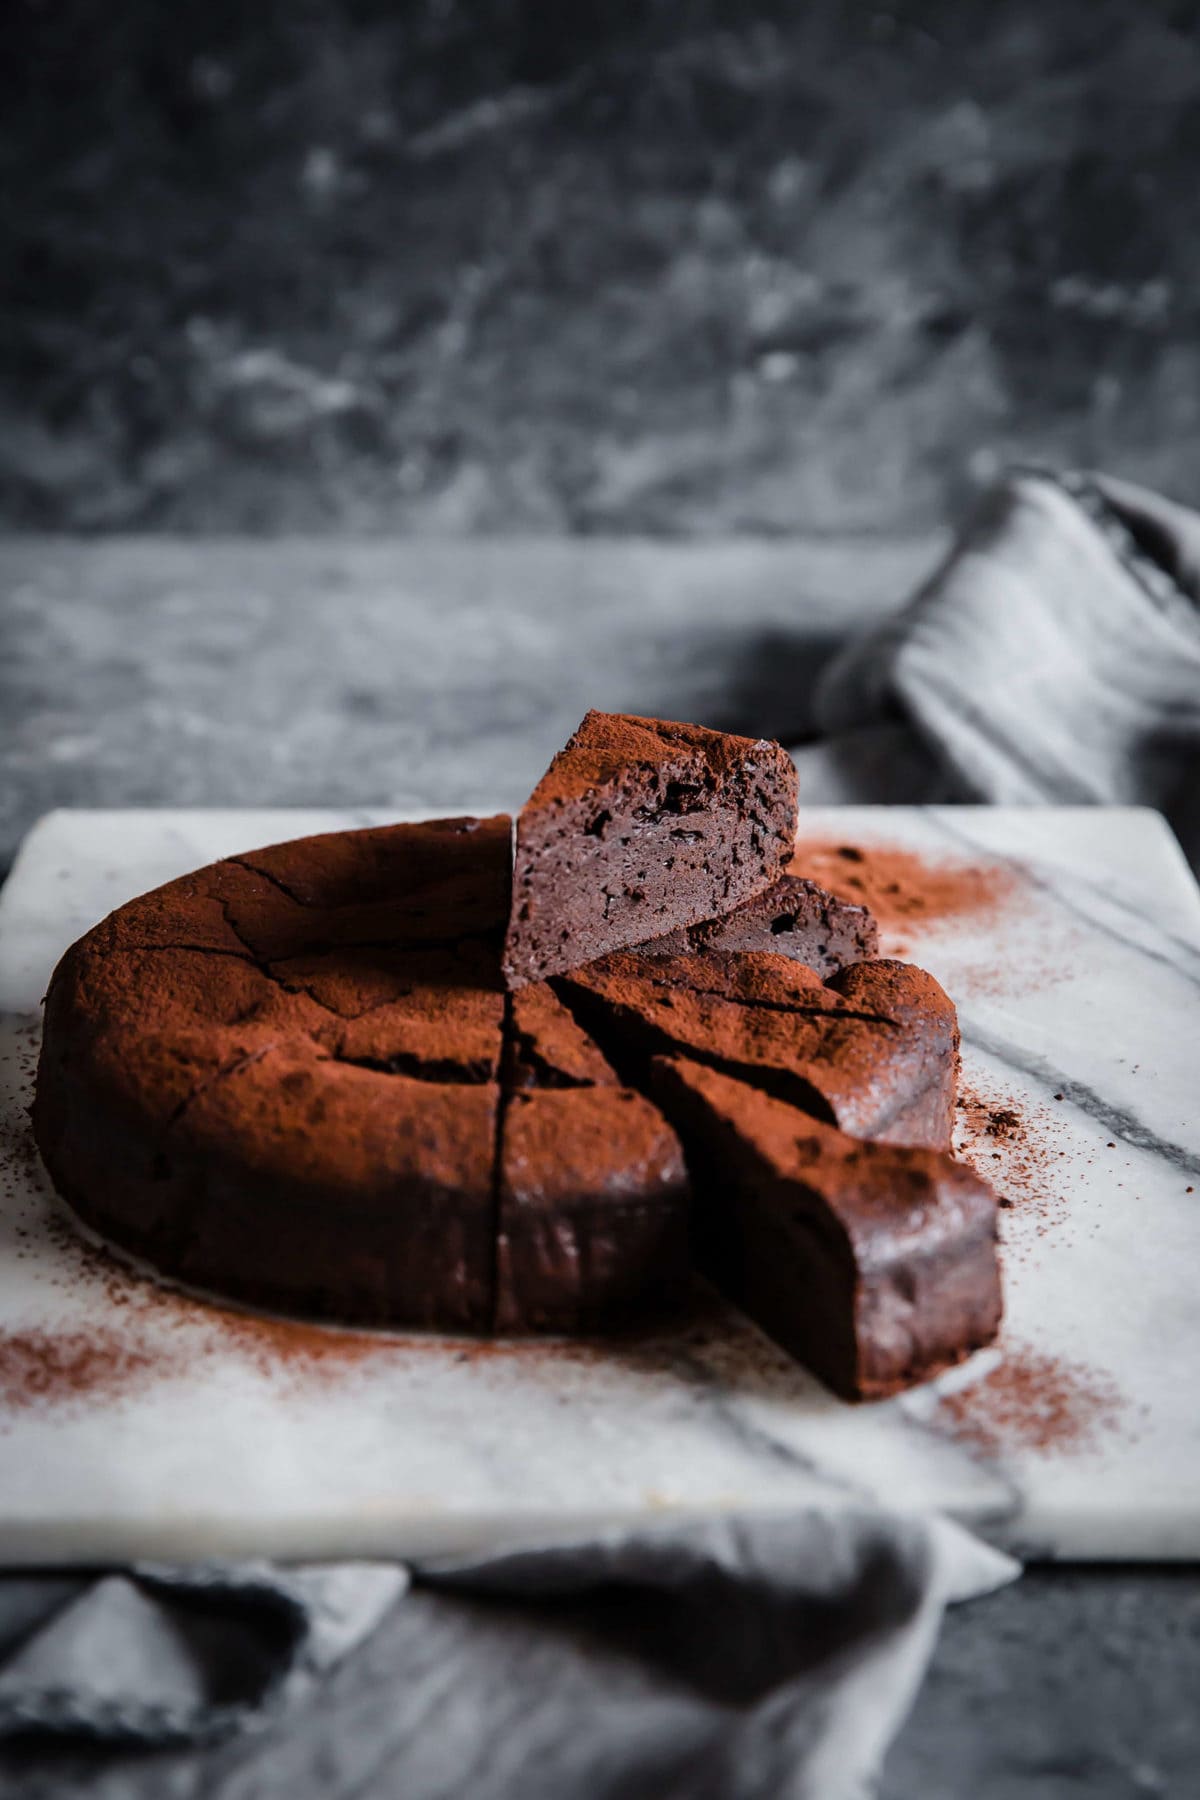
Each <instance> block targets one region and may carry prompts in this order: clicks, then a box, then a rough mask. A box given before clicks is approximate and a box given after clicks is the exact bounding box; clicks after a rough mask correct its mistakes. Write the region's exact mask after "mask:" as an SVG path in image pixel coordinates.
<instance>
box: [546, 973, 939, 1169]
mask: <svg viewBox="0 0 1200 1800" xmlns="http://www.w3.org/2000/svg"><path fill="white" fill-rule="evenodd" d="M560 985H561V987H562V989H563V992H564V993H565V994H566V995H567V996H568V998H569V1001H570V1004H571V1006H572V1008H573V1009H574V1010H575V1012H576V1013H577V1014H578V1016H579V1017H580V1019H581V1020H582V1022H583V1023H584V1024H585V1025H586V1026H587V1027H588V1028H589V1030H591V1031H592V1032H593V1033H594V1034H595V1036H596V1037H597V1038H598V1040H599V1041H600V1042H601V1043H602V1044H603V1045H604V1046H605V1047H606V1049H607V1051H608V1053H609V1055H610V1056H611V1057H612V1058H613V1060H614V1061H615V1062H616V1064H617V1066H618V1068H620V1069H621V1071H622V1073H623V1074H625V1075H626V1076H628V1077H629V1078H631V1079H633V1078H637V1079H639V1080H640V1071H641V1070H642V1069H643V1068H644V1065H645V1062H646V1060H647V1059H648V1058H649V1057H651V1056H654V1055H659V1054H666V1055H672V1054H675V1053H682V1054H684V1055H687V1056H690V1057H693V1058H695V1059H696V1060H698V1061H702V1062H706V1063H710V1064H712V1065H714V1066H715V1067H718V1068H721V1069H724V1070H726V1071H727V1072H728V1073H730V1074H734V1075H738V1076H740V1077H741V1078H742V1079H743V1080H745V1081H747V1082H751V1083H753V1084H754V1085H755V1086H756V1087H760V1088H762V1089H764V1090H765V1091H766V1092H769V1093H773V1094H776V1095H778V1096H779V1097H780V1098H782V1099H785V1100H789V1101H791V1102H792V1104H793V1105H796V1106H800V1107H802V1108H803V1109H805V1110H806V1111H808V1112H810V1113H812V1114H813V1116H814V1117H815V1118H819V1119H823V1120H825V1122H826V1123H827V1124H830V1125H836V1126H838V1127H839V1128H840V1129H841V1130H843V1131H847V1132H849V1133H851V1135H852V1136H854V1137H861V1138H871V1139H875V1140H877V1141H879V1142H882V1143H894V1144H911V1145H921V1146H923V1147H925V1148H926V1149H931V1150H945V1149H948V1148H949V1144H950V1136H951V1132H952V1129H953V1125H954V1098H955V1089H956V1084H957V1075H958V1023H957V1018H956V1015H955V1011H954V1007H953V1004H952V1003H951V1001H950V1000H949V998H948V997H947V995H946V994H945V992H944V991H943V990H942V988H941V987H940V986H939V985H938V983H937V982H936V981H935V980H934V979H933V976H932V975H928V974H926V973H925V971H924V970H923V969H918V968H915V967H913V966H912V965H911V964H909V963H901V962H893V961H890V960H880V961H874V962H864V963H855V964H854V965H853V966H852V967H851V968H848V969H845V970H843V971H842V972H841V973H840V974H837V975H835V976H833V977H832V978H831V979H830V980H829V981H827V982H823V981H822V980H821V979H820V977H819V976H818V975H816V974H815V973H814V972H813V971H812V970H811V969H809V968H807V967H805V966H804V965H802V964H800V963H796V962H792V961H790V960H789V959H788V958H786V957H782V956H771V955H764V954H763V953H761V952H754V951H748V952H740V953H739V952H725V953H718V952H712V953H709V954H706V955H704V956H676V957H670V956H668V957H658V956H645V955H639V954H637V953H635V952H630V951H623V952H619V953H617V954H615V955H612V956H607V957H604V958H602V959H601V960H600V961H599V962H597V963H594V964H592V965H591V966H590V967H588V968H586V969H577V970H575V971H573V972H572V973H571V974H570V975H566V976H563V977H562V978H561V981H560Z"/></svg>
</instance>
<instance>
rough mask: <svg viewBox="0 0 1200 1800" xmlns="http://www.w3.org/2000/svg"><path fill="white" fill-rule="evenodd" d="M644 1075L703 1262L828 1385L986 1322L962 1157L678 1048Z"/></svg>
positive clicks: (960, 1351)
mask: <svg viewBox="0 0 1200 1800" xmlns="http://www.w3.org/2000/svg"><path fill="white" fill-rule="evenodd" d="M651 1083H652V1087H653V1091H654V1094H655V1097H656V1098H657V1099H658V1100H659V1102H660V1104H661V1105H662V1107H663V1109H664V1111H665V1112H666V1113H667V1115H668V1117H669V1118H670V1119H671V1120H672V1122H673V1123H674V1125H675V1126H676V1129H677V1130H678V1131H679V1132H680V1135H681V1136H682V1138H683V1141H684V1142H685V1144H686V1145H687V1154H688V1162H689V1166H690V1167H691V1169H692V1172H693V1180H694V1186H695V1200H694V1217H695V1228H694V1242H695V1247H696V1255H697V1259H698V1261H699V1263H700V1266H701V1267H702V1268H703V1270H704V1271H705V1272H706V1273H707V1274H708V1275H709V1277H710V1278H711V1279H712V1280H713V1281H714V1282H715V1284H716V1285H717V1286H718V1287H719V1288H720V1289H721V1290H722V1292H723V1293H725V1294H726V1295H727V1296H728V1298H729V1299H731V1300H732V1301H733V1302H734V1303H735V1304H736V1305H738V1306H740V1307H741V1308H742V1309H743V1310H744V1311H745V1312H746V1313H747V1314H748V1315H749V1317H750V1318H752V1319H753V1320H754V1322H755V1324H756V1325H758V1326H759V1327H760V1329H762V1330H763V1331H765V1332H766V1333H767V1334H768V1336H770V1337H772V1338H774V1339H775V1340H776V1342H777V1343H779V1344H781V1345H782V1346H783V1348H784V1349H785V1350H787V1351H788V1352H789V1353H790V1354H791V1355H793V1356H795V1357H796V1358H797V1359H798V1360H799V1361H800V1362H802V1363H803V1364H804V1365H805V1367H806V1368H809V1369H811V1370H812V1372H813V1374H814V1375H816V1376H817V1377H818V1378H819V1379H820V1380H821V1381H823V1382H824V1383H825V1384H826V1386H828V1387H830V1388H832V1389H833V1391H834V1393H836V1394H840V1395H841V1396H842V1397H843V1398H844V1399H847V1400H866V1399H878V1398H881V1397H883V1396H884V1395H887V1394H892V1393H895V1392H897V1391H898V1390H899V1389H901V1388H905V1387H909V1386H911V1385H912V1384H913V1383H914V1382H917V1381H924V1380H927V1379H928V1378H929V1377H930V1376H932V1375H936V1374H937V1373H938V1371H939V1370H941V1369H945V1368H947V1367H949V1366H950V1365H951V1364H953V1363H957V1362H961V1361H962V1359H963V1358H964V1357H966V1356H968V1355H970V1353H971V1352H972V1351H973V1350H977V1349H979V1348H981V1347H982V1346H983V1345H984V1344H987V1343H989V1342H990V1341H991V1340H992V1338H993V1337H994V1336H995V1334H996V1331H997V1328H998V1326H999V1323H1000V1313H1001V1297H1000V1270H999V1263H998V1260H997V1253H996V1217H997V1215H996V1204H997V1203H996V1196H995V1195H994V1193H993V1192H992V1190H991V1189H990V1188H989V1187H988V1186H987V1184H986V1183H985V1182H983V1181H981V1180H980V1179H979V1178H978V1177H977V1176H976V1175H974V1174H973V1173H972V1172H971V1171H970V1170H969V1169H967V1168H965V1167H963V1165H961V1164H960V1163H956V1162H955V1161H953V1159H952V1158H951V1157H949V1156H944V1155H940V1154H938V1153H936V1152H933V1151H928V1150H912V1149H900V1148H895V1147H892V1146H885V1145H880V1144H864V1143H860V1142H857V1141H856V1140H855V1139H853V1138H851V1137H847V1136H846V1135H845V1134H844V1133H842V1132H840V1131H837V1130H835V1129H834V1128H833V1127H832V1126H829V1125H824V1124H822V1123H821V1122H820V1121H818V1120H816V1119H813V1118H811V1117H809V1116H807V1115H806V1114H805V1113H803V1112H801V1111H799V1110H798V1109H797V1108H795V1107H793V1106H790V1105H788V1103H787V1102H786V1101H783V1100H778V1099H775V1098H773V1097H772V1096H771V1095H769V1094H764V1093H761V1092H759V1091H758V1090H757V1089H755V1088H752V1087H750V1086H748V1085H747V1084H746V1083H745V1082H741V1081H738V1080H736V1079H735V1078H734V1077H732V1076H729V1075H725V1074H722V1073H720V1072H719V1071H718V1070H715V1069H710V1068H705V1067H704V1066H703V1065H702V1064H700V1063H697V1062H693V1061H691V1060H689V1059H687V1058H684V1057H673V1058H656V1059H655V1060H654V1061H653V1063H652V1064H651Z"/></svg>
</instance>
